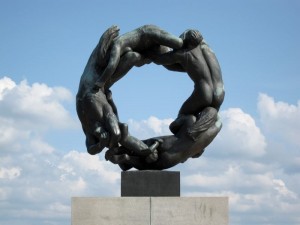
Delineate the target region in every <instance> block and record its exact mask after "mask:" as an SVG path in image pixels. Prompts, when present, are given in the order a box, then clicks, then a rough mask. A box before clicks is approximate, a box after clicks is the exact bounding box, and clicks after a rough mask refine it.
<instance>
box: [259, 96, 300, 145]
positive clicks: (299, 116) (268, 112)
mask: <svg viewBox="0 0 300 225" xmlns="http://www.w3.org/2000/svg"><path fill="white" fill-rule="evenodd" d="M258 110H259V113H260V116H261V122H262V123H263V125H264V127H265V128H266V129H267V130H268V131H269V132H272V133H273V135H277V137H279V138H283V139H285V140H286V141H287V142H292V143H294V144H297V146H298V147H300V139H299V133H300V101H298V103H297V105H292V104H288V103H286V102H281V101H278V102H275V100H274V98H272V97H270V96H268V95H266V94H260V95H259V99H258Z"/></svg>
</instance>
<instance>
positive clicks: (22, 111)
mask: <svg viewBox="0 0 300 225" xmlns="http://www.w3.org/2000/svg"><path fill="white" fill-rule="evenodd" d="M70 100H72V95H71V93H70V92H69V91H68V90H67V89H65V88H62V87H53V88H51V87H48V86H47V85H45V84H39V83H34V84H32V85H28V83H27V81H22V82H21V83H20V84H16V83H15V82H14V81H12V80H11V79H10V78H7V77H4V78H2V79H0V108H1V115H0V116H1V118H2V119H3V118H6V119H7V118H13V121H14V123H15V125H16V126H23V127H25V128H32V127H40V128H44V129H47V128H49V127H55V128H56V129H57V128H67V127H72V126H74V124H75V123H74V121H73V120H72V119H71V117H70V115H69V112H68V111H67V110H66V109H65V108H64V106H63V105H62V102H63V101H70ZM33 121H34V122H33Z"/></svg>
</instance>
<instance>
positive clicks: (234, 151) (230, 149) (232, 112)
mask: <svg viewBox="0 0 300 225" xmlns="http://www.w3.org/2000/svg"><path fill="white" fill-rule="evenodd" d="M221 119H222V123H223V127H222V129H221V131H220V133H219V134H218V136H217V138H216V139H215V141H214V142H213V146H214V148H216V149H220V151H218V152H217V153H216V154H219V155H220V156H222V157H224V156H225V157H227V156H228V157H233V156H243V157H260V156H262V155H264V154H265V151H266V145H267V144H266V140H265V137H264V135H263V134H262V133H261V130H260V129H259V127H258V126H257V125H256V123H255V120H254V119H253V118H252V117H251V116H250V115H249V114H247V113H245V112H243V111H242V110H241V109H239V108H230V109H228V110H225V111H222V112H221ZM221 150H222V151H221Z"/></svg>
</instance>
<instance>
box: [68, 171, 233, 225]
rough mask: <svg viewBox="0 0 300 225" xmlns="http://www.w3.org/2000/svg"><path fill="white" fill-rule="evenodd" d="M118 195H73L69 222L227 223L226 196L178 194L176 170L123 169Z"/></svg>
mask: <svg viewBox="0 0 300 225" xmlns="http://www.w3.org/2000/svg"><path fill="white" fill-rule="evenodd" d="M121 196H122V197H119V198H118V197H117V198H94V197H91V198H86V197H85V198H84V197H74V198H72V225H228V198H227V197H179V196H180V175H179V172H170V171H129V172H122V174H121ZM129 196H131V197H129ZM141 196H145V197H141ZM162 196H163V197H162ZM170 196H173V197H170Z"/></svg>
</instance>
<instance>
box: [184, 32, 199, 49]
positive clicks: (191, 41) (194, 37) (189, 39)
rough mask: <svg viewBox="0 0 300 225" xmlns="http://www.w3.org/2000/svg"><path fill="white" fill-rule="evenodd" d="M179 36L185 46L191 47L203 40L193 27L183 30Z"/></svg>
mask: <svg viewBox="0 0 300 225" xmlns="http://www.w3.org/2000/svg"><path fill="white" fill-rule="evenodd" d="M180 38H181V39H182V40H183V42H184V45H185V46H191V47H196V46H198V45H199V44H200V43H201V42H202V40H203V37H202V35H201V33H200V32H199V31H198V30H193V29H189V30H186V31H184V32H183V33H182V34H181V35H180Z"/></svg>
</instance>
